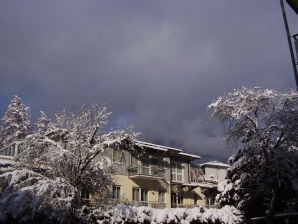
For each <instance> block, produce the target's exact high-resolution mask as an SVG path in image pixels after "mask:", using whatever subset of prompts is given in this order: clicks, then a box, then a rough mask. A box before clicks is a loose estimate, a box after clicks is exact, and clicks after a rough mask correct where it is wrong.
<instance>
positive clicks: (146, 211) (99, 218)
mask: <svg viewBox="0 0 298 224" xmlns="http://www.w3.org/2000/svg"><path fill="white" fill-rule="evenodd" d="M89 217H92V218H90V219H89V220H91V219H92V220H93V222H94V223H96V222H97V223H102V224H108V223H109V224H110V223H114V224H116V223H119V224H120V223H152V224H170V223H171V224H172V223H177V224H178V223H179V224H180V223H181V224H191V223H193V224H194V223H196V224H240V223H243V218H242V215H241V213H240V211H239V210H237V209H236V208H234V207H232V206H225V207H223V208H221V209H205V208H193V209H186V208H171V209H154V208H149V207H129V206H126V205H118V206H116V207H114V208H111V209H110V210H108V211H105V212H102V211H98V210H95V211H93V213H90V214H89Z"/></svg>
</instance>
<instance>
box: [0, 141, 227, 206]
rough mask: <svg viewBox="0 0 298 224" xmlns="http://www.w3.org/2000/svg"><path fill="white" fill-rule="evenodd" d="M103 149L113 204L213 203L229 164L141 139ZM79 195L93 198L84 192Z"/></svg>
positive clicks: (5, 151)
mask: <svg viewBox="0 0 298 224" xmlns="http://www.w3.org/2000/svg"><path fill="white" fill-rule="evenodd" d="M20 144H21V142H20V141H16V142H13V143H11V144H10V145H8V146H6V147H4V148H2V149H0V160H2V161H8V160H11V159H13V158H14V157H16V156H17V154H18V151H19V145H20ZM105 152H106V156H107V157H109V158H110V160H111V162H112V170H113V175H112V176H113V179H114V185H113V186H112V188H111V193H112V198H113V199H112V203H113V204H118V203H124V204H128V205H132V206H149V207H153V208H181V207H186V208H192V207H202V206H205V207H214V206H216V204H215V200H214V199H215V196H216V194H217V185H218V182H220V181H222V180H223V179H224V178H225V176H226V172H227V168H228V165H227V164H223V163H220V162H216V161H212V162H209V163H204V164H197V163H195V161H198V160H199V159H200V158H201V157H200V156H198V155H194V154H189V153H185V152H183V151H182V149H178V148H173V147H167V146H163V145H157V144H152V143H148V142H143V141H134V142H133V143H131V142H127V143H124V144H113V145H111V146H109V147H107V148H106V150H105ZM94 181H96V180H94ZM82 196H84V197H85V198H86V199H87V201H89V202H91V203H93V202H95V201H94V200H93V197H92V196H91V195H89V194H88V193H87V192H85V193H84V194H83V195H82ZM95 203H96V202H95Z"/></svg>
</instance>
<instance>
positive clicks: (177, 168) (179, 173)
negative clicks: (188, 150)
mask: <svg viewBox="0 0 298 224" xmlns="http://www.w3.org/2000/svg"><path fill="white" fill-rule="evenodd" d="M183 174H184V168H183V165H182V163H180V162H171V181H173V182H179V183H183V182H184V175H183ZM179 177H181V178H179Z"/></svg>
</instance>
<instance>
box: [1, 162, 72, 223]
mask: <svg viewBox="0 0 298 224" xmlns="http://www.w3.org/2000/svg"><path fill="white" fill-rule="evenodd" d="M0 187H1V193H0V223H44V224H46V223H71V222H68V221H67V219H69V218H70V217H71V216H72V217H73V216H74V214H73V201H74V198H75V192H76V189H75V187H73V186H72V185H71V184H70V183H69V182H68V181H66V180H65V179H63V178H52V179H50V178H47V177H45V176H43V175H41V174H39V173H36V172H34V171H32V170H29V169H26V168H23V167H17V166H16V165H13V164H5V165H3V164H1V163H0Z"/></svg>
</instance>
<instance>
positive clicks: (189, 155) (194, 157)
mask: <svg viewBox="0 0 298 224" xmlns="http://www.w3.org/2000/svg"><path fill="white" fill-rule="evenodd" d="M178 155H181V156H187V157H191V158H193V159H201V158H202V157H201V156H197V155H194V154H189V153H185V152H179V153H178Z"/></svg>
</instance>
